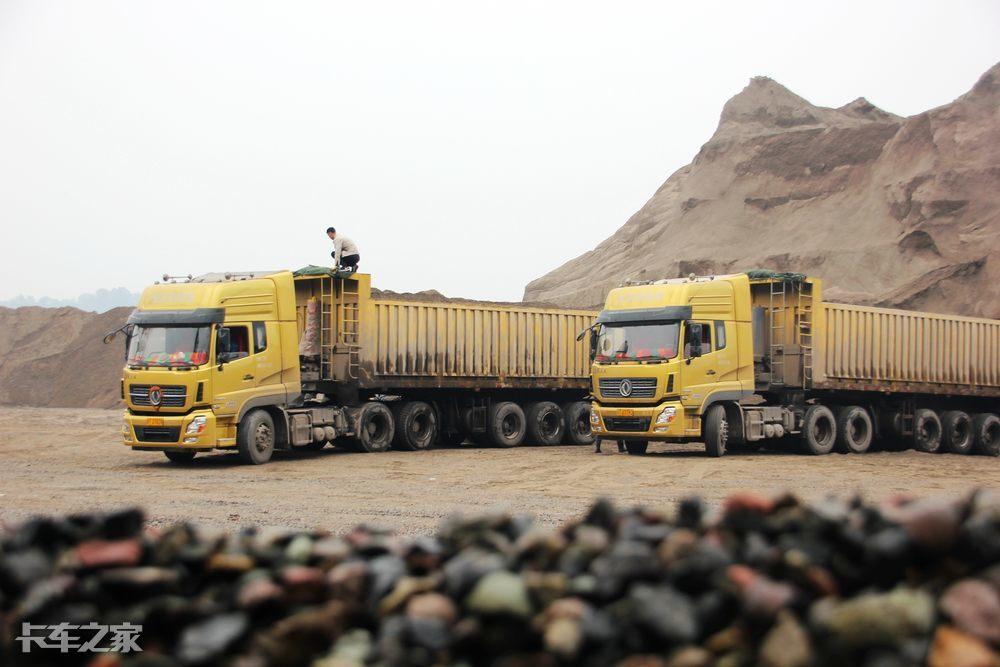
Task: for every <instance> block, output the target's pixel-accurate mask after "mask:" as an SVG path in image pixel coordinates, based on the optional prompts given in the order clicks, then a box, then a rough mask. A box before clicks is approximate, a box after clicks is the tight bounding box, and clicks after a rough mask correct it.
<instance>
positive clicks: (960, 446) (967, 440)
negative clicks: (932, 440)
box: [941, 410, 976, 454]
mask: <svg viewBox="0 0 1000 667" xmlns="http://www.w3.org/2000/svg"><path fill="white" fill-rule="evenodd" d="M941 439H942V441H943V443H944V447H942V449H943V450H945V451H948V452H951V453H953V454H968V453H970V452H971V451H972V446H973V445H974V444H975V442H976V438H975V437H974V435H973V432H972V418H971V417H969V415H968V414H966V413H964V412H962V411H961V410H948V411H947V412H942V413H941Z"/></svg>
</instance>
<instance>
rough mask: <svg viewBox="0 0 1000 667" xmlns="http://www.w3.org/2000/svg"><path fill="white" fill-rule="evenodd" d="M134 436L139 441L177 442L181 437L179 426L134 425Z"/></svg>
mask: <svg viewBox="0 0 1000 667" xmlns="http://www.w3.org/2000/svg"><path fill="white" fill-rule="evenodd" d="M135 437H136V438H138V440H139V442H177V441H178V440H179V439H180V437H181V427H180V426H136V427H135Z"/></svg>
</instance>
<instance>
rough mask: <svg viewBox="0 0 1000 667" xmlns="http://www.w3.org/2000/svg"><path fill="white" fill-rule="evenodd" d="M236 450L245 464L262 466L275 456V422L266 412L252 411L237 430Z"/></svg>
mask: <svg viewBox="0 0 1000 667" xmlns="http://www.w3.org/2000/svg"><path fill="white" fill-rule="evenodd" d="M236 448H237V450H238V451H239V454H240V460H241V461H243V463H249V464H251V465H261V464H262V463H267V462H268V461H270V460H271V455H272V454H274V420H273V419H272V418H271V415H270V414H268V412H267V411H266V410H251V411H250V412H249V413H247V415H246V416H244V417H243V419H242V420H241V421H240V425H239V426H238V427H237V428H236Z"/></svg>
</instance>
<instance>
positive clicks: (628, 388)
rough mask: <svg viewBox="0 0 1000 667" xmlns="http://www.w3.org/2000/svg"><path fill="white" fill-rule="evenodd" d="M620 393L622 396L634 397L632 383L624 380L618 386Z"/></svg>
mask: <svg viewBox="0 0 1000 667" xmlns="http://www.w3.org/2000/svg"><path fill="white" fill-rule="evenodd" d="M618 393H619V394H621V395H622V396H626V397H627V396H631V395H632V383H631V382H629V381H628V380H622V383H621V384H620V385H619V386H618Z"/></svg>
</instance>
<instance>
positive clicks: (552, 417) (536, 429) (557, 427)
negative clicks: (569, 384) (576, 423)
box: [524, 401, 566, 445]
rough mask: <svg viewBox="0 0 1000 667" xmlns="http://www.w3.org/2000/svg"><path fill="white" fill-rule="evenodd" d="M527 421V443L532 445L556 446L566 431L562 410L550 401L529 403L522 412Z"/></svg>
mask: <svg viewBox="0 0 1000 667" xmlns="http://www.w3.org/2000/svg"><path fill="white" fill-rule="evenodd" d="M524 414H525V418H526V419H527V420H528V437H527V442H528V443H530V444H532V445H558V444H559V443H560V442H562V439H563V433H565V431H566V417H565V415H563V411H562V408H560V407H559V406H558V405H556V404H555V403H553V402H551V401H538V402H537V403H529V404H528V405H527V409H526V410H525V411H524Z"/></svg>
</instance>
